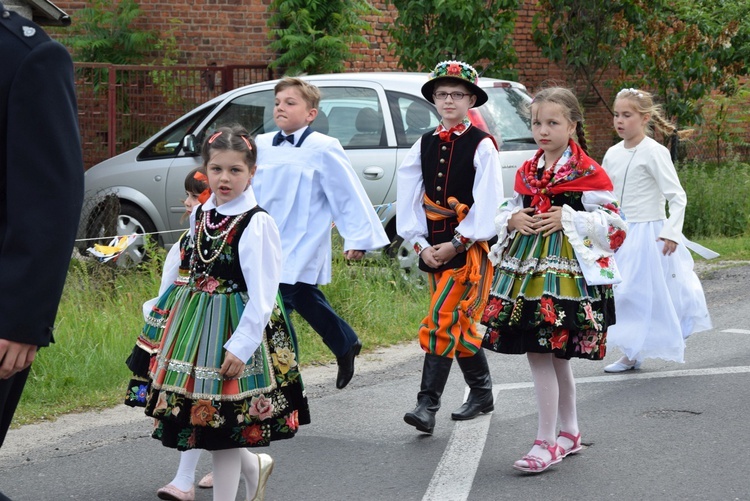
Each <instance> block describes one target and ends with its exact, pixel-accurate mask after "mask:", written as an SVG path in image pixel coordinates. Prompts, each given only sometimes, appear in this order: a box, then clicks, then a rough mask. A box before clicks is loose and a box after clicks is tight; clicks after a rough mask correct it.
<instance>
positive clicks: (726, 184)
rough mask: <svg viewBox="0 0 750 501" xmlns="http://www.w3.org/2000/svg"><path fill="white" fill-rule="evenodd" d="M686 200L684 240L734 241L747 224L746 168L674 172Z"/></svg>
mask: <svg viewBox="0 0 750 501" xmlns="http://www.w3.org/2000/svg"><path fill="white" fill-rule="evenodd" d="M678 174H679V177H680V182H681V183H682V187H683V188H684V189H685V192H686V193H687V197H688V204H687V210H686V212H685V224H684V226H683V233H684V234H685V236H687V237H688V238H699V237H738V236H743V235H747V234H748V223H750V219H749V218H750V165H748V164H745V163H741V162H737V161H730V162H726V163H723V164H721V165H710V164H687V165H685V166H683V167H682V168H680V169H679V170H678Z"/></svg>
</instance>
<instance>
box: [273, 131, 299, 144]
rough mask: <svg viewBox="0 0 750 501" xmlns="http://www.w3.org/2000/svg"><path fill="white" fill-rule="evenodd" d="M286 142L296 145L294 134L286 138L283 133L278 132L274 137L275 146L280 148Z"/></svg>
mask: <svg viewBox="0 0 750 501" xmlns="http://www.w3.org/2000/svg"><path fill="white" fill-rule="evenodd" d="M284 141H289V142H290V143H292V144H294V134H289V135H288V136H285V135H284V134H282V133H281V131H279V132H277V133H276V135H275V136H273V145H274V146H278V145H280V144H281V143H283V142H284Z"/></svg>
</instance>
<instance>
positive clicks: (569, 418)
mask: <svg viewBox="0 0 750 501" xmlns="http://www.w3.org/2000/svg"><path fill="white" fill-rule="evenodd" d="M531 125H532V132H533V134H534V140H535V141H536V143H537V144H538V145H539V150H538V151H537V152H536V154H535V155H534V157H533V158H531V159H529V160H527V161H526V162H525V163H524V164H523V166H522V167H520V168H519V170H518V172H517V174H516V180H515V186H514V190H515V195H514V198H511V199H508V200H506V201H505V202H504V203H503V204H502V205H501V206H500V207H499V209H498V213H497V216H496V218H495V225H496V228H497V233H498V242H497V244H496V245H495V246H493V248H492V249H491V252H490V259H491V260H492V262H493V264H494V265H495V277H494V279H493V284H492V290H491V292H490V295H489V300H488V303H487V307H486V309H485V312H484V315H483V317H482V324H483V325H484V326H486V332H485V336H484V342H483V346H484V347H485V348H487V349H490V350H493V351H497V352H500V353H509V354H526V356H527V358H528V360H529V366H530V368H531V374H532V377H533V380H534V391H535V393H536V399H537V406H538V410H539V423H538V428H537V435H536V440H535V441H534V445H533V447H532V448H531V451H529V453H528V454H527V455H526V456H523V458H522V459H520V460H518V461H516V462H515V463H514V465H513V467H514V468H516V469H518V470H521V471H524V472H528V473H539V472H542V471H544V470H546V469H547V468H549V467H550V466H551V465H553V464H556V463H559V462H560V461H561V460H562V458H563V457H565V456H567V455H569V454H573V453H575V452H578V451H579V450H581V434H580V432H579V429H578V417H577V414H576V388H575V380H574V379H573V372H572V370H571V366H570V359H571V358H572V357H577V358H586V359H590V360H601V359H602V358H604V354H605V347H606V338H607V328H608V327H609V326H610V325H611V324H613V323H614V322H615V310H614V299H613V295H612V285H611V284H613V283H616V282H617V281H618V280H619V273H618V270H617V268H616V266H615V261H614V257H613V255H614V252H615V250H617V248H618V247H619V246H620V245H621V244H622V241H623V239H624V238H625V231H626V224H625V221H624V220H623V219H622V217H621V215H620V210H619V206H618V204H617V201H616V200H615V197H614V194H613V193H612V192H611V190H612V183H611V181H610V180H609V177H608V176H607V174H606V173H605V172H604V170H603V169H602V168H601V167H600V166H599V165H598V164H597V163H596V162H594V161H593V160H592V159H591V158H590V157H589V156H588V155H587V154H586V152H585V148H586V142H585V138H584V132H583V116H582V114H581V109H580V106H579V104H578V100H577V99H576V97H575V95H574V94H573V93H572V92H570V91H569V90H567V89H564V88H559V87H553V88H548V89H545V90H543V91H541V92H539V94H537V95H536V97H535V98H534V100H533V101H532V102H531ZM574 132H575V133H576V135H577V138H578V143H576V142H574V141H573V140H572V139H571V137H572V135H573V133H574ZM558 419H559V421H560V431H559V434H558V433H556V430H557V421H558Z"/></svg>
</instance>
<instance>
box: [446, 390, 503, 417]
mask: <svg viewBox="0 0 750 501" xmlns="http://www.w3.org/2000/svg"><path fill="white" fill-rule="evenodd" d="M479 391H481V394H479V395H477V393H475V390H470V392H469V398H467V399H466V402H464V404H463V405H462V406H461V407H459V408H458V409H456V411H455V412H451V419H452V420H454V421H467V420H469V419H474V418H475V417H477V416H478V415H480V414H487V413H488V412H492V411H494V410H495V401H494V400H493V398H492V390H490V391H484V390H477V392H479Z"/></svg>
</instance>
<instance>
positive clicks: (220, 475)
mask: <svg viewBox="0 0 750 501" xmlns="http://www.w3.org/2000/svg"><path fill="white" fill-rule="evenodd" d="M211 457H212V458H213V468H214V501H234V500H235V498H236V497H237V488H238V487H239V485H240V475H242V476H243V477H244V478H245V489H246V495H247V499H250V498H251V497H252V496H254V495H255V491H256V490H257V489H258V476H259V473H260V464H259V463H258V456H256V455H255V454H253V453H252V452H250V451H248V450H247V449H225V450H221V451H211Z"/></svg>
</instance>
